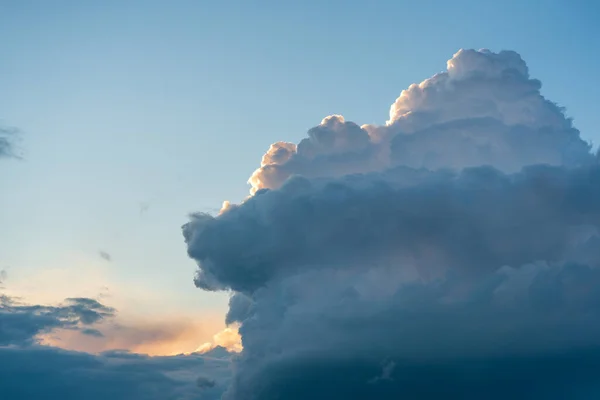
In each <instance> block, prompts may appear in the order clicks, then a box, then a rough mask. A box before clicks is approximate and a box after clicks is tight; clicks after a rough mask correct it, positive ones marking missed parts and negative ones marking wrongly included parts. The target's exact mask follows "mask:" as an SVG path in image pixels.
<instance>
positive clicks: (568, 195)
mask: <svg viewBox="0 0 600 400" xmlns="http://www.w3.org/2000/svg"><path fill="white" fill-rule="evenodd" d="M540 87H541V84H540V82H539V81H537V80H534V79H531V78H530V77H529V73H528V69H527V66H526V64H525V62H524V61H523V60H522V59H521V57H520V56H519V55H518V54H517V53H514V52H510V51H503V52H500V53H492V52H490V51H487V50H481V51H474V50H461V51H459V52H458V53H456V54H455V55H454V57H453V58H452V59H451V60H450V61H448V69H447V72H443V73H440V74H437V75H435V76H434V77H432V78H430V79H427V80H425V81H423V82H422V83H420V84H418V85H416V84H415V85H411V86H410V87H409V88H408V89H407V90H405V91H403V92H402V93H401V95H400V97H399V98H398V99H397V100H396V101H395V103H394V104H393V105H392V108H391V111H390V120H389V121H388V122H387V123H386V125H384V126H362V127H361V126H359V125H357V124H354V123H352V122H348V121H345V120H344V119H343V117H341V116H330V117H327V118H325V119H324V120H323V121H322V122H321V124H320V125H319V126H317V127H315V128H313V129H311V130H310V131H309V132H308V138H306V139H304V140H303V141H301V142H300V143H299V144H298V145H295V144H290V143H284V142H279V143H275V144H273V145H272V146H271V147H270V149H269V150H268V152H267V154H265V156H264V157H263V160H262V163H261V167H260V168H259V169H258V170H256V171H255V172H254V173H253V175H252V176H251V178H250V181H249V183H250V184H251V185H252V190H251V193H252V197H250V198H248V199H246V200H245V201H244V202H243V203H241V204H239V205H233V204H228V205H227V208H226V209H224V210H222V212H221V214H220V215H218V216H217V217H213V216H210V215H207V214H196V215H193V216H192V219H191V221H190V222H189V223H188V224H186V225H185V226H184V227H183V233H184V237H185V240H186V242H187V244H188V253H189V255H190V256H191V257H192V258H194V259H195V260H196V261H197V262H198V265H199V267H200V268H199V270H198V274H197V277H196V280H195V282H196V285H197V286H198V287H200V288H202V289H205V290H233V293H234V294H233V296H232V297H231V301H230V309H229V313H228V315H227V322H228V323H239V324H241V326H240V329H239V332H240V334H241V336H242V343H243V347H244V350H243V352H242V354H241V356H240V358H239V359H238V360H237V361H236V362H235V374H234V377H233V380H232V385H231V386H230V388H229V389H228V391H227V393H226V394H225V398H227V399H237V400H240V399H280V398H281V399H295V398H313V399H320V398H323V399H326V398H327V399H331V398H390V399H396V398H440V397H449V398H461V399H466V398H468V399H480V398H506V397H507V396H509V395H510V397H512V398H546V399H563V398H573V399H588V398H592V397H593V398H595V397H597V396H600V385H598V384H597V379H596V377H595V375H594V371H595V370H596V368H597V367H598V366H599V365H600V357H599V354H600V353H599V351H600V311H599V310H600V307H599V306H600V270H599V267H600V250H599V249H600V246H599V244H600V165H599V164H598V163H597V158H596V157H595V156H594V155H593V154H592V153H591V152H590V146H589V144H588V143H586V142H585V141H583V140H582V139H581V138H580V136H579V132H578V131H577V130H576V129H575V128H574V127H573V125H572V122H571V120H570V119H568V118H567V117H565V115H564V110H562V109H561V108H560V107H558V106H557V105H556V104H554V103H552V102H550V101H548V100H546V99H545V98H544V97H543V96H542V95H541V94H540ZM529 371H530V372H529Z"/></svg>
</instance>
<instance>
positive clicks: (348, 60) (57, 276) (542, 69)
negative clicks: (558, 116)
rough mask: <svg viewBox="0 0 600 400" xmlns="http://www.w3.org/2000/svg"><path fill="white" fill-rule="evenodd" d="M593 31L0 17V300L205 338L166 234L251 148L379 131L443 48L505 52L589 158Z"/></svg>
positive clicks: (423, 22)
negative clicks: (175, 325) (338, 131)
mask: <svg viewBox="0 0 600 400" xmlns="http://www.w3.org/2000/svg"><path fill="white" fill-rule="evenodd" d="M282 3H285V4H282ZM599 13H600V6H599V5H597V4H596V3H595V2H592V1H583V0H580V1H554V0H552V1H551V0H548V1H544V2H543V3H542V2H522V1H502V2H500V1H494V2H492V1H466V0H465V1H454V2H441V1H419V2H417V1H373V2H342V1H330V2H326V3H325V2H320V1H302V2H276V1H259V2H245V1H223V2H217V1H211V2H209V1H203V2H199V1H173V2H165V1H127V2H122V1H105V2H92V1H85V2H80V1H53V2H45V1H27V0H24V1H18V2H8V1H4V2H0V14H1V15H2V20H3V21H2V23H1V24H0V38H2V39H0V54H1V55H2V58H1V60H0V90H1V91H0V120H1V121H2V122H3V123H4V124H6V125H9V126H14V127H18V128H19V129H20V130H21V131H22V140H21V142H20V143H19V146H20V148H21V149H22V152H23V155H24V159H23V160H22V161H15V160H8V161H7V160H1V161H0V162H2V168H0V182H1V184H2V186H3V188H4V190H3V194H2V196H0V210H3V211H2V214H1V215H0V243H2V249H0V250H1V252H0V269H6V270H7V273H8V279H7V281H6V284H5V286H6V287H7V290H10V291H12V293H15V294H20V295H23V296H25V298H31V299H33V301H58V300H61V299H62V298H64V297H68V296H92V297H94V296H97V295H99V294H104V295H106V294H107V293H108V294H110V296H111V297H109V300H108V303H110V302H111V301H112V302H113V303H114V305H115V306H116V307H117V308H118V309H119V312H120V313H122V314H132V315H137V316H139V318H145V319H153V318H160V316H162V315H171V316H172V315H180V316H181V318H187V319H199V320H202V319H204V318H206V319H209V320H210V321H219V318H222V315H223V314H224V312H225V310H226V300H227V298H226V296H224V295H219V294H210V293H205V292H202V291H200V290H198V289H196V288H195V287H194V285H193V281H192V279H193V274H194V271H195V265H194V262H193V261H192V260H190V259H189V258H188V257H187V255H186V248H185V245H184V243H183V238H182V235H181V229H180V227H181V225H182V224H184V223H185V222H186V221H187V214H188V213H189V212H193V211H210V212H214V210H215V209H218V208H219V207H220V205H221V203H222V201H223V200H232V201H235V202H237V201H240V200H241V199H243V198H244V197H245V196H246V195H247V193H248V186H247V185H246V180H247V179H248V177H249V176H250V174H251V173H252V171H253V170H254V169H255V168H257V167H258V166H259V163H260V157H261V156H262V154H263V153H264V152H265V150H266V149H267V148H268V146H269V144H271V143H273V142H275V141H277V140H286V141H291V142H298V141H299V140H300V139H301V138H303V137H304V136H305V132H306V130H307V129H308V128H310V127H312V126H314V125H316V124H318V123H319V122H320V121H321V119H322V118H323V117H324V116H326V115H329V114H333V113H339V114H343V115H344V116H345V117H346V119H347V120H353V121H356V122H357V123H359V124H363V123H380V124H381V123H383V122H384V121H385V120H387V119H388V111H389V107H390V105H391V104H392V103H393V101H394V100H395V98H396V97H397V96H398V95H399V94H400V91H401V90H403V89H405V88H407V87H408V86H409V85H410V84H411V83H415V82H417V83H418V82H420V81H422V80H423V79H425V78H428V77H430V76H431V75H433V74H434V73H436V72H439V71H441V70H444V69H445V63H446V61H447V60H448V59H449V58H450V57H451V56H452V55H453V54H454V53H455V52H456V51H457V50H458V49H460V48H475V49H479V48H489V49H492V50H494V51H499V50H502V49H511V50H515V51H517V52H519V53H520V54H521V55H522V57H523V58H524V59H525V60H526V61H527V64H528V66H529V68H530V73H531V75H532V76H533V77H534V78H537V79H540V80H541V81H542V82H543V87H542V93H543V94H544V95H545V96H546V97H547V98H549V99H551V100H553V101H557V102H558V103H559V104H560V105H562V106H565V107H566V108H567V113H568V115H569V116H571V117H573V118H574V119H575V125H576V126H577V127H578V128H579V129H580V130H581V131H582V136H583V137H584V138H585V139H589V140H592V141H594V142H600V134H598V133H597V126H599V125H600V116H598V113H597V110H596V109H597V105H598V104H599V103H600V93H599V91H597V90H594V89H593V87H595V85H596V82H595V77H596V74H597V71H598V70H600V59H599V56H598V51H597V50H598V42H599V39H600V28H599V27H598V24H597V22H596V21H595V20H594V18H593V17H594V15H598V14H599ZM141 204H147V205H148V207H147V210H145V212H141V211H142V210H141V207H140V205H141ZM99 251H106V252H108V253H109V254H110V255H111V256H112V260H111V261H110V262H107V261H106V260H103V259H102V258H101V257H99V255H98V252H99ZM110 299H112V300H110ZM219 323H220V322H211V324H216V325H215V326H216V328H215V329H217V328H218V326H217V325H218V324H219ZM199 342H201V340H199ZM185 350H189V349H185Z"/></svg>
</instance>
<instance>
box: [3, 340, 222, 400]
mask: <svg viewBox="0 0 600 400" xmlns="http://www.w3.org/2000/svg"><path fill="white" fill-rule="evenodd" d="M0 358H1V359H2V363H0V376H3V377H7V378H8V377H10V379H0V393H2V398H6V399H38V398H49V397H51V398H57V399H65V400H66V399H82V398H85V399H90V400H94V399H107V398H110V399H115V400H118V399H123V400H125V399H127V400H129V399H140V400H145V399H181V400H188V399H189V400H191V399H218V398H220V394H221V392H222V391H223V387H224V386H226V385H227V383H228V380H229V375H230V371H229V364H228V363H226V362H223V361H218V360H211V359H205V358H203V357H202V356H199V355H189V356H183V355H181V356H171V357H149V356H144V355H139V354H132V353H127V352H107V353H103V354H100V355H92V354H88V353H78V352H72V351H65V350H62V349H58V348H55V347H46V346H32V347H28V348H7V347H0ZM200 374H202V375H200ZM199 375H200V376H201V377H200V378H199ZM207 376H210V378H209V377H207ZM201 383H202V384H201Z"/></svg>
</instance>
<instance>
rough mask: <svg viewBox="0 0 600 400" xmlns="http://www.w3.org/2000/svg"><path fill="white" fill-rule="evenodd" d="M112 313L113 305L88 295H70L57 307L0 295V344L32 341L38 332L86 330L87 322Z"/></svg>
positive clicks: (31, 342)
mask: <svg viewBox="0 0 600 400" xmlns="http://www.w3.org/2000/svg"><path fill="white" fill-rule="evenodd" d="M112 316H114V310H113V309H112V308H110V307H107V306H104V305H102V304H100V303H98V302H97V301H96V300H93V299H88V298H70V299H66V300H65V301H64V302H63V304H60V305H58V306H43V305H28V304H24V303H21V302H19V300H18V299H15V298H11V297H8V296H5V295H0V346H7V345H21V346H23V345H28V344H34V343H36V341H37V336H38V335H41V334H43V333H47V332H50V331H52V330H54V329H70V330H83V331H85V329H89V328H88V326H89V325H93V324H96V323H98V322H101V321H102V320H104V319H105V318H109V317H112ZM88 332H89V331H88Z"/></svg>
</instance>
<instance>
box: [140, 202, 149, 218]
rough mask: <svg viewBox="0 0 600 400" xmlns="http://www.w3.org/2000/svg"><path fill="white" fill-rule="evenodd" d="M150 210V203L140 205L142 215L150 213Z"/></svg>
mask: <svg viewBox="0 0 600 400" xmlns="http://www.w3.org/2000/svg"><path fill="white" fill-rule="evenodd" d="M149 208H150V203H148V202H142V203H140V204H139V210H140V215H144V214H146V212H148V209H149Z"/></svg>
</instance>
